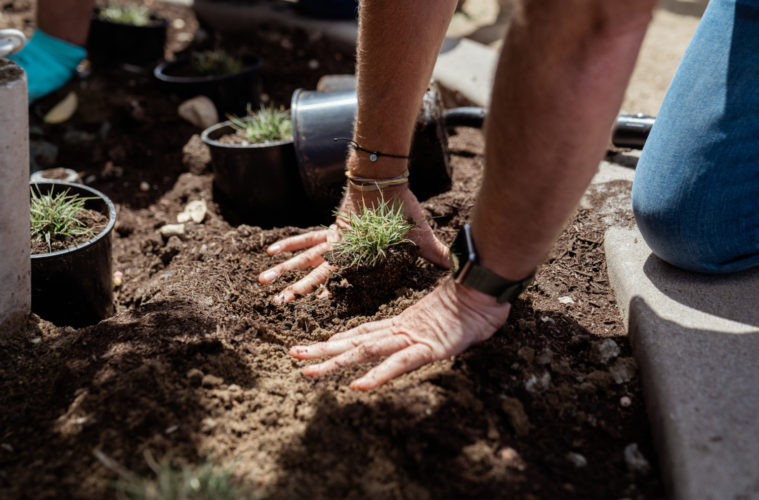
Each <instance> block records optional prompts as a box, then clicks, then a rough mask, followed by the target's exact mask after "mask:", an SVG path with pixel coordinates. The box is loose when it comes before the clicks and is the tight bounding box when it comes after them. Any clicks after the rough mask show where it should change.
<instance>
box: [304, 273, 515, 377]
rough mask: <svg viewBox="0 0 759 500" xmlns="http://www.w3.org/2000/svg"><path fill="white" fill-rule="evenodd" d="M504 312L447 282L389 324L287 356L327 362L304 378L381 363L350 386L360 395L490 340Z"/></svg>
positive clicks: (469, 290)
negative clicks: (381, 360) (367, 363)
mask: <svg viewBox="0 0 759 500" xmlns="http://www.w3.org/2000/svg"><path fill="white" fill-rule="evenodd" d="M510 311H511V304H509V303H508V302H507V303H505V304H498V303H497V302H496V300H495V298H494V297H491V296H490V295H486V294H484V293H482V292H479V291H477V290H474V289H472V288H469V287H467V286H464V285H460V284H458V283H456V282H455V281H453V279H450V278H449V279H447V280H445V281H444V282H443V283H442V284H440V285H439V286H438V287H437V288H435V289H434V290H433V291H432V292H431V293H430V294H429V295H427V296H426V297H424V298H423V299H422V300H420V301H419V302H417V303H416V304H414V305H413V306H411V307H409V308H408V309H406V310H405V311H403V312H402V313H401V314H399V315H398V316H396V317H394V318H390V319H385V320H382V321H375V322H373V323H365V324H363V325H361V326H358V327H356V328H353V329H351V330H348V331H346V332H342V333H338V334H336V335H333V336H332V337H331V338H330V339H329V340H328V341H326V342H319V343H318V344H313V345H310V346H295V347H293V348H292V349H290V355H292V356H294V357H296V358H298V359H301V360H310V359H317V358H323V357H329V358H330V359H328V360H326V361H323V362H321V363H318V364H315V365H310V366H307V367H305V368H304V369H303V373H304V374H305V375H307V376H320V375H325V374H327V373H330V372H332V371H334V370H337V369H339V368H345V367H349V366H353V365H355V364H359V363H365V362H368V361H374V360H376V359H378V358H382V357H386V359H385V360H384V361H383V362H382V363H380V364H379V365H377V366H375V367H374V368H372V369H371V370H369V372H367V373H366V374H365V375H364V376H362V377H360V378H358V379H356V380H354V381H353V382H352V383H351V385H350V387H351V389H358V390H362V391H366V390H369V389H374V388H376V387H379V386H380V385H382V384H384V383H385V382H387V381H389V380H391V379H393V378H395V377H397V376H399V375H401V374H403V373H406V372H409V371H411V370H415V369H416V368H419V367H420V366H422V365H425V364H427V363H431V362H432V361H436V360H439V359H444V358H447V357H450V356H455V355H456V354H459V353H460V352H462V351H464V350H465V349H466V348H467V347H469V346H470V345H472V344H474V343H477V342H482V341H483V340H486V339H488V338H490V337H491V336H492V335H493V333H494V332H495V331H496V330H497V329H498V328H499V327H500V326H501V325H503V324H504V323H505V322H506V319H507V318H508V316H509V312H510Z"/></svg>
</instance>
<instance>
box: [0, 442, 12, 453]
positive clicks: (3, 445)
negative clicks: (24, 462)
mask: <svg viewBox="0 0 759 500" xmlns="http://www.w3.org/2000/svg"><path fill="white" fill-rule="evenodd" d="M0 448H2V449H4V450H5V451H7V452H8V453H13V446H11V445H9V444H8V443H3V444H0Z"/></svg>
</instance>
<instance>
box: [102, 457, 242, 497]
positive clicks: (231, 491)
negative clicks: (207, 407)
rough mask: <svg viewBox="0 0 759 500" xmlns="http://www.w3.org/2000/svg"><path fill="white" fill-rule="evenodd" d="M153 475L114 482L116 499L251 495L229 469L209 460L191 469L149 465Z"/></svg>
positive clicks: (131, 477) (187, 467)
mask: <svg viewBox="0 0 759 500" xmlns="http://www.w3.org/2000/svg"><path fill="white" fill-rule="evenodd" d="M151 468H152V469H153V472H154V473H155V477H154V478H138V477H135V476H133V475H132V474H129V478H128V479H127V478H125V479H123V480H121V481H119V482H117V483H115V485H114V486H115V488H116V489H117V490H118V491H119V498H122V499H129V500H246V499H251V500H252V499H253V498H254V497H253V496H252V495H250V494H249V493H248V492H246V491H245V490H244V489H243V488H242V487H241V486H240V485H239V484H237V483H236V482H235V481H234V479H233V478H232V469H231V468H220V467H216V466H214V465H213V464H212V463H211V462H206V463H204V464H203V465H201V466H199V467H197V468H193V467H190V466H187V465H183V466H182V467H180V468H174V467H172V466H171V464H169V463H168V462H163V463H161V464H160V465H158V464H151Z"/></svg>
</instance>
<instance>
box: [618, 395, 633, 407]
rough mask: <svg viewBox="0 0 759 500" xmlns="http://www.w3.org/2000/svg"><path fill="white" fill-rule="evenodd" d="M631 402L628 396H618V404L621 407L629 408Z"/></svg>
mask: <svg viewBox="0 0 759 500" xmlns="http://www.w3.org/2000/svg"><path fill="white" fill-rule="evenodd" d="M631 404H632V399H630V398H629V397H627V396H622V397H621V398H619V406H621V407H622V408H629V407H630V405H631Z"/></svg>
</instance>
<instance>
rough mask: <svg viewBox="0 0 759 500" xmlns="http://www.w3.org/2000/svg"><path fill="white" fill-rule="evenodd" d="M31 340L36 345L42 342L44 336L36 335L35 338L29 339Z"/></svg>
mask: <svg viewBox="0 0 759 500" xmlns="http://www.w3.org/2000/svg"><path fill="white" fill-rule="evenodd" d="M29 342H31V343H32V344H35V345H36V344H39V343H40V342H42V337H34V338H33V339H29Z"/></svg>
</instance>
